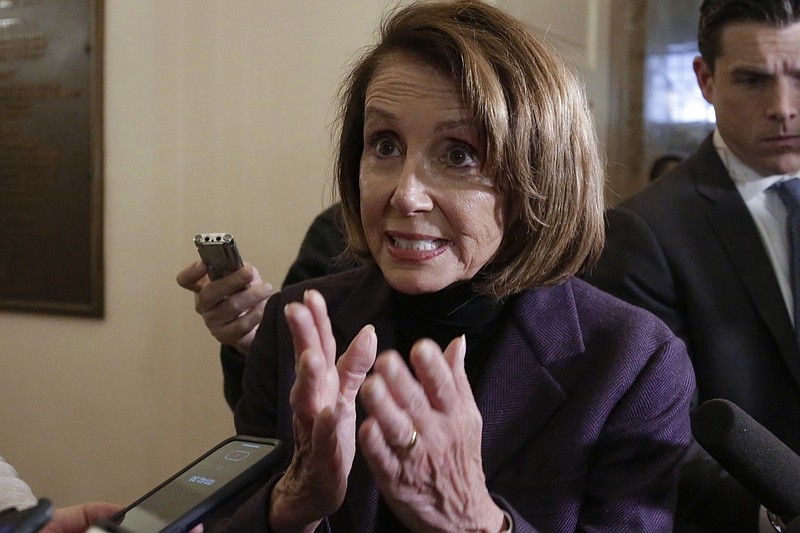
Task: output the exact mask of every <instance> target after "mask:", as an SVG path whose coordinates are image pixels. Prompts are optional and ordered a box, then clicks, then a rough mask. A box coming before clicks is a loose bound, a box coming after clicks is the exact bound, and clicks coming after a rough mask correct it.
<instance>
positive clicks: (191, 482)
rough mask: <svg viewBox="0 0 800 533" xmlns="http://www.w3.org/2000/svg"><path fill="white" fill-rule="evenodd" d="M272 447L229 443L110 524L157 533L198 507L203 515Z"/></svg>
mask: <svg viewBox="0 0 800 533" xmlns="http://www.w3.org/2000/svg"><path fill="white" fill-rule="evenodd" d="M275 447H276V445H275V444H264V443H257V442H247V441H240V440H235V441H229V442H227V443H225V444H223V445H222V446H220V447H219V448H217V449H216V450H214V451H213V452H212V453H210V454H209V455H207V456H206V457H204V458H202V459H201V460H200V461H198V462H196V463H195V464H193V465H192V466H190V467H189V468H187V469H186V470H184V471H182V472H181V473H180V474H178V475H177V476H176V477H174V478H173V479H171V480H170V481H168V482H167V483H166V484H164V485H163V486H161V487H160V488H159V489H157V490H155V491H154V492H152V493H150V494H149V495H147V496H145V497H144V498H143V499H142V500H141V501H139V502H138V503H136V504H134V505H133V506H131V508H129V509H127V510H125V511H123V513H121V515H122V514H124V516H123V518H122V520H121V521H119V517H117V518H116V519H115V520H114V521H115V522H117V524H118V525H119V526H121V528H122V530H125V531H133V532H144V531H161V530H162V529H164V528H166V527H167V526H169V525H170V524H172V523H174V522H175V521H177V520H178V519H179V518H181V517H183V516H184V515H186V514H187V513H189V512H190V511H191V510H192V509H195V508H196V507H198V506H204V507H207V508H206V509H203V512H207V511H209V510H211V508H212V507H213V505H214V504H215V503H219V501H216V500H215V498H214V497H213V496H214V495H215V494H217V493H219V492H220V491H223V493H224V492H225V488H226V486H227V487H228V489H231V488H232V487H231V486H230V485H231V484H232V483H233V482H234V480H236V479H237V478H239V481H241V477H240V476H241V475H242V474H243V473H244V472H245V471H247V470H248V468H250V467H252V466H253V465H256V464H258V463H259V461H261V460H262V459H264V458H265V457H267V456H268V455H269V454H270V453H271V452H272V451H273V450H274V449H275ZM270 464H271V462H270ZM228 492H230V490H229V491H228ZM230 495H231V494H226V496H230Z"/></svg>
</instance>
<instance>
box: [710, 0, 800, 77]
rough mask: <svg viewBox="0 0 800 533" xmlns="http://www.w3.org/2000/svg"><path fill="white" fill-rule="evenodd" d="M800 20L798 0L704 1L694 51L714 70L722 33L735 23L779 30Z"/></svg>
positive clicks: (799, 2) (799, 1) (719, 50)
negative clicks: (777, 28)
mask: <svg viewBox="0 0 800 533" xmlns="http://www.w3.org/2000/svg"><path fill="white" fill-rule="evenodd" d="M798 20H800V0H705V1H704V2H703V5H701V6H700V21H699V23H698V25H697V48H698V49H699V51H700V55H701V56H702V57H703V61H705V63H706V65H708V68H710V69H711V71H712V72H713V71H714V64H715V63H716V61H717V57H719V55H720V54H721V53H722V50H721V49H720V46H721V45H720V43H721V40H722V32H723V30H724V29H725V28H726V27H727V26H729V25H730V24H733V23H735V22H757V23H760V24H767V25H769V26H773V27H782V26H787V25H789V24H793V23H795V22H797V21H798Z"/></svg>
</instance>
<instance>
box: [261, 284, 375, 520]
mask: <svg viewBox="0 0 800 533" xmlns="http://www.w3.org/2000/svg"><path fill="white" fill-rule="evenodd" d="M285 312H286V319H287V321H288V323H289V328H290V330H291V333H292V340H293V342H294V352H295V370H296V373H297V378H296V380H295V383H294V386H293V387H292V391H291V394H290V397H289V401H290V404H291V407H292V411H293V419H292V428H293V432H294V447H295V449H294V455H293V457H292V462H291V464H290V465H289V468H288V469H287V471H286V474H285V475H284V476H283V477H282V478H281V480H280V481H279V482H278V484H277V485H276V486H275V489H274V490H273V491H272V501H271V506H270V518H269V519H270V524H271V527H272V528H273V529H274V530H275V531H297V530H312V529H313V528H314V527H316V525H317V524H318V523H319V520H320V519H322V518H324V517H325V516H328V515H330V514H332V513H333V512H335V511H336V510H337V509H338V508H339V507H340V506H341V505H342V502H343V501H344V496H345V492H346V490H347V476H348V475H349V474H350V469H351V468H352V466H353V458H354V457H355V448H356V437H355V433H356V395H357V393H358V390H359V388H360V387H361V385H362V383H363V382H364V379H365V377H366V375H367V372H368V371H369V370H370V368H372V365H373V364H374V362H375V355H376V353H377V349H378V339H377V337H376V335H375V329H374V328H373V327H372V326H369V325H368V326H365V327H364V328H363V329H362V330H361V331H360V332H359V333H358V335H356V337H355V338H354V339H353V341H352V342H351V343H350V346H349V347H348V348H347V351H345V352H344V354H342V356H341V357H340V358H339V360H338V362H337V361H336V341H335V340H334V337H333V332H332V330H331V323H330V320H329V319H328V311H327V307H326V304H325V299H324V298H323V297H322V295H321V294H320V293H319V292H317V291H313V290H312V291H308V292H306V294H305V296H304V301H303V303H302V304H301V303H291V304H289V305H287V306H286V309H285Z"/></svg>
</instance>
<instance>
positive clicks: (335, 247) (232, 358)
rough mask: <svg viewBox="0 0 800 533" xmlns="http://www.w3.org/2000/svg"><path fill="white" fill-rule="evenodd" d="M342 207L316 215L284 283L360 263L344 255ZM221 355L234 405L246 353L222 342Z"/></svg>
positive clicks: (239, 393)
mask: <svg viewBox="0 0 800 533" xmlns="http://www.w3.org/2000/svg"><path fill="white" fill-rule="evenodd" d="M341 207H342V204H340V203H336V204H333V205H332V206H330V207H329V208H327V209H325V210H324V211H323V212H322V213H320V214H319V215H317V216H316V217H315V218H314V221H313V222H312V223H311V226H309V228H308V231H307V232H306V235H305V237H303V242H302V243H301V244H300V251H299V252H298V253H297V258H295V260H294V263H292V265H291V266H290V267H289V271H288V272H287V273H286V279H284V280H283V284H282V286H283V287H286V286H288V285H293V284H295V283H298V282H300V281H305V280H307V279H312V278H318V277H322V276H327V275H328V274H335V273H337V272H344V271H345V270H349V269H351V268H355V267H356V266H357V264H356V262H355V260H353V259H350V258H348V257H347V256H345V255H344V251H345V247H346V243H345V240H344V230H343V229H342V222H341V220H340V213H341ZM219 358H220V363H221V364H222V376H223V394H224V395H225V401H226V402H227V403H228V405H229V406H230V408H231V409H235V408H236V404H237V403H238V402H239V400H240V399H241V398H242V375H243V374H244V362H245V361H244V359H245V356H244V354H242V353H239V351H238V350H236V348H234V347H233V346H229V345H227V344H223V345H221V346H220V351H219Z"/></svg>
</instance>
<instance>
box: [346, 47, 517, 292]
mask: <svg viewBox="0 0 800 533" xmlns="http://www.w3.org/2000/svg"><path fill="white" fill-rule="evenodd" d="M365 103H366V105H365V117H364V152H363V153H362V155H361V167H360V169H361V170H360V180H359V186H360V192H361V220H362V224H363V225H364V232H365V234H366V237H367V244H368V246H369V249H370V252H371V253H372V256H373V257H374V258H375V261H376V262H377V264H378V266H379V267H380V269H381V270H382V271H383V274H384V276H385V277H386V279H387V280H388V282H389V284H390V285H391V286H392V287H394V288H395V289H396V290H398V291H400V292H403V293H406V294H421V293H428V292H435V291H438V290H440V289H443V288H445V287H447V286H449V285H451V284H453V283H455V282H457V281H462V280H468V279H470V278H472V277H473V276H474V275H475V274H476V273H477V272H478V270H480V269H481V267H483V266H484V265H485V264H486V263H488V262H489V261H490V260H491V259H492V256H493V255H494V254H495V252H497V249H498V247H499V246H500V241H501V240H502V238H503V213H502V211H501V206H502V201H501V198H500V194H499V193H498V192H497V190H496V188H495V183H494V180H493V179H492V178H491V177H489V176H487V175H486V174H484V172H483V165H482V161H481V154H482V153H483V147H482V146H481V145H480V140H479V137H478V131H477V129H476V127H475V125H474V124H473V121H472V117H471V116H470V115H469V114H468V113H467V111H466V109H465V108H464V106H463V103H462V100H461V97H460V93H459V91H458V90H457V87H456V86H454V85H453V83H452V82H451V81H450V79H449V78H447V77H445V76H443V75H442V74H441V73H439V72H438V71H436V70H435V69H433V68H432V67H430V66H428V65H426V64H425V63H422V62H420V61H418V60H415V59H413V58H410V57H409V56H405V55H394V56H391V57H390V58H388V59H387V60H386V61H385V62H384V63H383V65H382V66H381V67H380V68H379V69H378V70H377V72H376V73H375V75H374V77H373V79H372V80H371V82H370V84H369V86H368V87H367V93H366V102H365Z"/></svg>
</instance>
